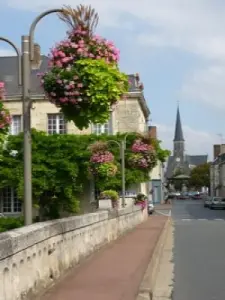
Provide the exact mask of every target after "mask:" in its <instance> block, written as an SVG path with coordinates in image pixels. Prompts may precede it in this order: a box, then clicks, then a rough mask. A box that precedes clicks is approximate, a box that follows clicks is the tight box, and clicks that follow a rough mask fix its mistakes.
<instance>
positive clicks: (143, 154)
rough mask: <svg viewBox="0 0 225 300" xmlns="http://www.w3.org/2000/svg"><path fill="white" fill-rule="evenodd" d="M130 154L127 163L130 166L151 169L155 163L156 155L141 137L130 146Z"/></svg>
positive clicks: (152, 148)
mask: <svg viewBox="0 0 225 300" xmlns="http://www.w3.org/2000/svg"><path fill="white" fill-rule="evenodd" d="M131 150H132V152H133V153H132V154H130V156H129V158H128V163H129V165H130V166H131V167H132V168H138V169H146V170H149V171H150V170H152V169H153V168H154V167H155V166H156V164H157V156H156V152H155V149H154V147H153V146H152V145H149V144H147V143H144V142H143V141H142V140H141V139H138V140H136V141H135V142H134V143H133V145H132V147H131Z"/></svg>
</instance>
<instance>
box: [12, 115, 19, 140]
mask: <svg viewBox="0 0 225 300" xmlns="http://www.w3.org/2000/svg"><path fill="white" fill-rule="evenodd" d="M21 131H22V126H21V116H20V115H12V123H11V126H10V134H12V135H17V134H19V133H20V132H21Z"/></svg>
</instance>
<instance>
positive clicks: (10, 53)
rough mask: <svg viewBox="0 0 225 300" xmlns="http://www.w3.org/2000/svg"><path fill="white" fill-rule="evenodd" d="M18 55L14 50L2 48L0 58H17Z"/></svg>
mask: <svg viewBox="0 0 225 300" xmlns="http://www.w3.org/2000/svg"><path fill="white" fill-rule="evenodd" d="M15 55H16V53H15V51H13V50H7V49H2V48H0V57H1V56H15Z"/></svg>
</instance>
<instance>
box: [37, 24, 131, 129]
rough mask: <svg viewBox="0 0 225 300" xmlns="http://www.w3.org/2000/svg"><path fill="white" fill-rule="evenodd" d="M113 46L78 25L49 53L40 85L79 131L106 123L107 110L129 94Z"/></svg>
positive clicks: (116, 51)
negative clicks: (96, 124)
mask: <svg viewBox="0 0 225 300" xmlns="http://www.w3.org/2000/svg"><path fill="white" fill-rule="evenodd" d="M118 61H119V50H118V49H117V48H116V47H115V46H114V44H113V42H111V41H107V40H106V39H104V38H102V37H100V36H97V35H93V34H92V33H90V30H88V26H86V27H85V26H84V25H82V24H79V25H77V26H75V27H74V29H73V30H72V31H71V32H68V35H67V39H65V40H64V41H62V42H60V43H58V44H57V45H56V47H54V48H53V49H52V50H51V53H50V57H49V70H48V72H46V73H45V74H41V84H42V86H43V89H44V91H45V94H46V96H47V97H48V98H49V100H50V102H52V103H53V104H55V105H56V106H57V107H60V108H61V112H62V113H63V114H64V116H65V117H66V119H67V120H68V121H73V122H74V123H75V125H76V126H77V127H78V128H79V129H83V128H87V127H88V126H89V125H90V123H104V122H106V121H107V120H108V118H109V114H110V108H111V106H112V105H114V104H116V103H117V101H118V100H120V99H121V98H122V96H123V95H124V94H125V93H126V92H127V91H128V86H129V85H128V77H127V75H125V74H124V73H121V72H120V71H119V68H118Z"/></svg>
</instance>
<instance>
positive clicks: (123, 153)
mask: <svg viewBox="0 0 225 300" xmlns="http://www.w3.org/2000/svg"><path fill="white" fill-rule="evenodd" d="M120 151H121V173H122V207H125V206H126V203H125V192H126V177H125V141H121V146H120Z"/></svg>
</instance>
